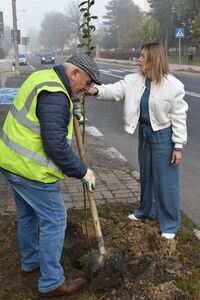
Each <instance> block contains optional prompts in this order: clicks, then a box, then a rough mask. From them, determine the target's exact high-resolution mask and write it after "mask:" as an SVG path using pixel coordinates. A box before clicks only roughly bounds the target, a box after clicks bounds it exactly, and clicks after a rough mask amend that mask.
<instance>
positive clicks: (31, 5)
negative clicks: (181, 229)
mask: <svg viewBox="0 0 200 300" xmlns="http://www.w3.org/2000/svg"><path fill="white" fill-rule="evenodd" d="M108 1H109V0H95V5H94V6H93V10H92V13H93V14H94V15H97V16H98V22H102V16H103V15H104V14H105V11H106V10H105V5H106V4H107V3H108ZM125 1H126V0H125ZM134 2H135V4H137V5H141V3H142V2H143V1H142V0H134ZM70 3H71V0H16V8H17V26H18V29H20V30H21V35H22V36H26V35H27V30H28V29H29V28H30V27H35V28H36V29H40V23H41V20H42V19H43V18H44V14H45V13H47V12H52V11H53V12H63V13H65V11H66V10H67V7H68V5H69V4H70ZM80 3H81V1H80ZM23 10H26V11H23ZM0 11H3V15H4V26H5V25H9V26H11V27H12V26H13V25H12V0H0Z"/></svg>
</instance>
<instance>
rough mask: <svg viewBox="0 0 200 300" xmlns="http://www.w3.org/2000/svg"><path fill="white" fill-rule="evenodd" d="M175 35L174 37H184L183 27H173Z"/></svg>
mask: <svg viewBox="0 0 200 300" xmlns="http://www.w3.org/2000/svg"><path fill="white" fill-rule="evenodd" d="M175 36H176V38H178V39H180V38H184V37H185V28H176V29H175Z"/></svg>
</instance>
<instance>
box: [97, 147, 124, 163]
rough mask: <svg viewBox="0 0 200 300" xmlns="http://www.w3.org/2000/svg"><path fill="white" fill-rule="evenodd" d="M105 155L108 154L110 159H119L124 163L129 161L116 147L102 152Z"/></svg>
mask: <svg viewBox="0 0 200 300" xmlns="http://www.w3.org/2000/svg"><path fill="white" fill-rule="evenodd" d="M102 152H104V153H105V154H107V155H108V156H109V157H110V158H114V159H119V160H123V161H127V159H126V158H125V157H124V156H123V155H122V154H121V153H120V152H119V151H118V150H117V149H115V148H114V147H110V148H108V149H106V150H102Z"/></svg>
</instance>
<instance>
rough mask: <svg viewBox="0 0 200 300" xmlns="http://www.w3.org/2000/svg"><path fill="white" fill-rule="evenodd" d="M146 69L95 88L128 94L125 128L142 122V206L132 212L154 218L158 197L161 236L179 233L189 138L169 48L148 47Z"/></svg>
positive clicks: (108, 94)
mask: <svg viewBox="0 0 200 300" xmlns="http://www.w3.org/2000/svg"><path fill="white" fill-rule="evenodd" d="M138 64H139V68H140V72H139V73H136V74H130V75H127V76H125V77H124V79H123V80H120V81H118V82H116V83H114V84H107V85H101V86H100V87H99V86H98V88H97V87H92V88H91V89H90V91H89V94H90V95H95V96H97V98H98V99H103V100H113V99H114V100H117V101H118V100H120V99H124V100H125V101H124V123H125V124H124V129H125V130H126V131H127V132H128V133H130V134H133V133H134V131H135V129H136V126H137V124H138V122H139V147H138V156H139V165H140V181H141V195H140V206H139V207H138V208H137V209H136V210H135V211H134V212H133V213H132V214H130V215H129V216H128V217H129V218H130V219H131V220H135V221H138V220H140V219H144V218H150V219H152V218H154V216H155V211H154V207H153V198H154V199H155V204H156V212H157V217H158V221H159V225H160V231H161V236H162V237H164V238H167V239H172V238H174V237H175V234H176V232H177V231H178V229H179V226H180V161H181V159H182V148H183V145H184V144H186V141H187V127H186V112H187V109H188V105H187V103H186V102H185V101H184V99H183V98H184V95H185V91H184V86H183V84H182V83H181V82H180V81H179V80H178V79H176V78H175V77H174V76H172V75H170V74H169V66H168V62H167V55H166V51H165V48H164V47H163V45H161V44H160V43H148V44H145V45H143V46H142V48H141V54H140V57H139V59H138Z"/></svg>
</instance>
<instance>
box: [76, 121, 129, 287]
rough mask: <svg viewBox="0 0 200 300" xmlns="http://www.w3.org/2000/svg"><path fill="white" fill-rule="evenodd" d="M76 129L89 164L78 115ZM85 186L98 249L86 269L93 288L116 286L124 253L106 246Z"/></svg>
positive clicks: (91, 195)
mask: <svg viewBox="0 0 200 300" xmlns="http://www.w3.org/2000/svg"><path fill="white" fill-rule="evenodd" d="M74 131H75V136H76V142H77V148H78V152H79V156H80V158H81V160H82V161H83V162H84V163H86V164H87V158H86V154H85V150H84V147H83V142H82V135H81V130H80V126H79V121H78V119H77V118H76V116H74ZM83 183H84V182H83ZM85 186H86V190H87V197H88V200H89V205H90V210H91V215H92V219H93V225H94V231H95V236H96V239H97V245H98V251H96V250H94V251H91V252H90V254H89V255H88V256H87V258H86V262H85V266H84V269H85V271H86V275H87V278H88V279H89V281H90V284H91V287H92V288H94V289H101V288H108V287H115V286H116V285H118V284H119V282H120V281H121V279H122V273H123V261H122V253H121V251H120V250H118V249H115V248H108V249H106V248H105V243H104V239H103V235H102V231H101V225H100V221H99V216H98V212H97V207H96V202H95V199H94V194H93V191H92V189H91V188H90V189H89V188H88V186H87V185H85Z"/></svg>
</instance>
